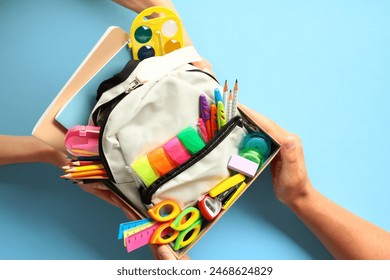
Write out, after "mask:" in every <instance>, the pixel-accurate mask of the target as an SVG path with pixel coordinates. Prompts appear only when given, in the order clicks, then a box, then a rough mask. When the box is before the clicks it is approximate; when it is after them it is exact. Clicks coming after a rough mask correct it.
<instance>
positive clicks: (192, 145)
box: [177, 126, 206, 155]
mask: <svg viewBox="0 0 390 280" xmlns="http://www.w3.org/2000/svg"><path fill="white" fill-rule="evenodd" d="M177 138H179V140H180V142H181V143H182V144H183V145H184V147H186V149H187V151H188V152H189V153H190V154H191V155H194V154H196V153H197V152H199V151H200V150H201V149H202V148H204V146H206V144H205V143H204V142H203V140H202V138H201V137H200V135H199V134H198V132H197V131H196V130H195V129H194V128H193V127H192V126H189V127H187V128H185V129H183V130H182V131H180V132H179V134H178V135H177Z"/></svg>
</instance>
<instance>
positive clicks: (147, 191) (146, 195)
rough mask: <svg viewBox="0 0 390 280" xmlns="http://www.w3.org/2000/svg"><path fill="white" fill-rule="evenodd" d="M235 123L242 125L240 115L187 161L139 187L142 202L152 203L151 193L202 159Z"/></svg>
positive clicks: (230, 130) (227, 134) (228, 132)
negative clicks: (147, 185)
mask: <svg viewBox="0 0 390 280" xmlns="http://www.w3.org/2000/svg"><path fill="white" fill-rule="evenodd" d="M237 125H238V126H241V127H243V126H244V121H243V120H242V119H241V117H240V116H235V117H234V118H233V119H231V120H230V121H229V122H228V123H227V124H226V125H225V126H224V127H223V128H222V129H221V130H220V131H218V132H217V134H216V135H215V136H214V138H213V139H211V140H210V141H209V142H208V143H207V144H206V146H205V147H204V148H203V149H202V150H201V151H199V152H198V153H196V154H195V155H193V156H192V157H191V159H189V160H188V161H187V162H185V163H183V164H182V165H180V166H178V167H177V168H175V169H173V170H172V171H170V172H169V173H167V174H165V175H164V176H161V177H160V178H158V179H157V180H156V181H155V182H154V183H153V184H151V185H150V186H149V187H141V188H140V189H139V192H140V197H141V200H142V202H143V203H144V204H145V205H150V204H151V203H152V196H153V194H154V193H155V192H156V191H157V190H158V189H159V188H160V187H161V186H162V185H164V184H165V183H167V182H168V181H170V180H171V179H172V178H174V177H176V176H178V175H179V174H180V173H182V172H184V171H185V170H187V169H188V168H190V167H191V166H193V165H194V164H196V163H197V162H199V161H200V160H201V159H203V158H204V157H205V156H207V155H208V154H209V153H210V152H212V151H213V150H214V149H215V148H216V147H217V146H218V145H219V144H220V143H221V142H222V141H223V140H224V139H225V138H226V137H227V136H229V134H230V133H231V132H232V131H233V130H234V128H235V127H236V126H237Z"/></svg>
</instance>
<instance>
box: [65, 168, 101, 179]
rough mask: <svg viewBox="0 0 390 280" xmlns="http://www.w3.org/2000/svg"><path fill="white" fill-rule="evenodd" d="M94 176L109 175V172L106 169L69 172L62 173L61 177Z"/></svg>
mask: <svg viewBox="0 0 390 280" xmlns="http://www.w3.org/2000/svg"><path fill="white" fill-rule="evenodd" d="M93 176H107V173H106V171H105V170H104V169H99V170H91V171H82V172H73V173H68V174H65V175H62V176H61V178H65V179H78V178H88V177H93Z"/></svg>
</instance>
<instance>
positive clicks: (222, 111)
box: [217, 101, 226, 130]
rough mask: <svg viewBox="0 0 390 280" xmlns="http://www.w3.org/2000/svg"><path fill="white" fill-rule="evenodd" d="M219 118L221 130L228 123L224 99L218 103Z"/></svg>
mask: <svg viewBox="0 0 390 280" xmlns="http://www.w3.org/2000/svg"><path fill="white" fill-rule="evenodd" d="M217 120H218V130H221V128H222V127H224V126H225V124H226V115H225V107H224V106H223V103H222V101H218V103H217Z"/></svg>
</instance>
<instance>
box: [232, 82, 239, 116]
mask: <svg viewBox="0 0 390 280" xmlns="http://www.w3.org/2000/svg"><path fill="white" fill-rule="evenodd" d="M237 105H238V81H237V80H236V82H235V83H234V88H233V102H232V108H231V112H230V117H231V118H232V117H234V116H236V115H237Z"/></svg>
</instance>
